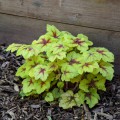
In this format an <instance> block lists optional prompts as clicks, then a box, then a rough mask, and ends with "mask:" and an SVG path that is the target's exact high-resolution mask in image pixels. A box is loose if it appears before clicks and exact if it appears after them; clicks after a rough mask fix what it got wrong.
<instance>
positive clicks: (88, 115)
mask: <svg viewBox="0 0 120 120" xmlns="http://www.w3.org/2000/svg"><path fill="white" fill-rule="evenodd" d="M83 108H84V110H85V113H86V115H87V119H88V120H91V113H90V111H89V109H88V107H87V106H86V104H85V103H84V104H83Z"/></svg>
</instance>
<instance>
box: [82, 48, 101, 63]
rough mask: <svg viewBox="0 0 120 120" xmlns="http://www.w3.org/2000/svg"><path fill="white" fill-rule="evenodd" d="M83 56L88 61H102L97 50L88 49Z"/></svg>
mask: <svg viewBox="0 0 120 120" xmlns="http://www.w3.org/2000/svg"><path fill="white" fill-rule="evenodd" d="M83 58H84V60H85V61H87V62H94V61H100V60H101V56H100V55H99V54H98V52H96V51H91V50H89V51H86V52H84V53H83Z"/></svg>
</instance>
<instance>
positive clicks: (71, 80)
mask: <svg viewBox="0 0 120 120" xmlns="http://www.w3.org/2000/svg"><path fill="white" fill-rule="evenodd" d="M81 78H82V75H78V76H76V77H74V78H73V79H70V82H71V83H75V82H77V83H78V82H80V81H81Z"/></svg>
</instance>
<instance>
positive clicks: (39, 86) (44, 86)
mask: <svg viewBox="0 0 120 120" xmlns="http://www.w3.org/2000/svg"><path fill="white" fill-rule="evenodd" d="M34 87H35V89H36V91H37V94H41V93H43V92H44V91H45V90H48V89H49V88H50V81H49V80H46V81H42V80H40V79H38V80H36V82H35V84H34Z"/></svg>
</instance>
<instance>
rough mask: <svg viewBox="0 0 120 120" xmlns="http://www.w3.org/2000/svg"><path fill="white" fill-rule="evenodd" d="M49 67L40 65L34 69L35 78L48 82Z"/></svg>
mask: <svg viewBox="0 0 120 120" xmlns="http://www.w3.org/2000/svg"><path fill="white" fill-rule="evenodd" d="M48 75H49V73H48V67H47V66H44V65H38V66H36V67H35V68H34V77H35V79H36V80H38V79H41V80H42V81H46V79H47V77H48Z"/></svg>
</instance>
